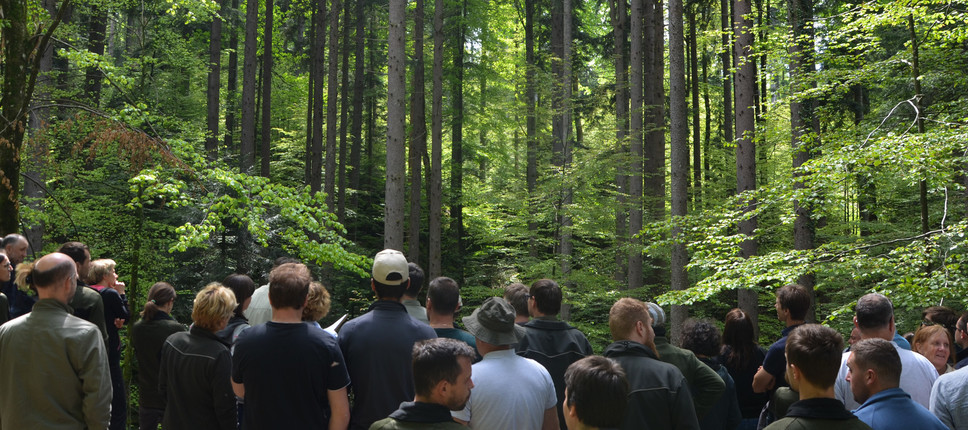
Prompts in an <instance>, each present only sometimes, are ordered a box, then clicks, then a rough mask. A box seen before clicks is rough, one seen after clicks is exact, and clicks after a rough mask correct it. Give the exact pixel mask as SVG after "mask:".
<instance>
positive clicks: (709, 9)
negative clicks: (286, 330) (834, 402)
mask: <svg viewBox="0 0 968 430" xmlns="http://www.w3.org/2000/svg"><path fill="white" fill-rule="evenodd" d="M0 12H2V13H0V34H2V39H0V49H2V52H0V62H2V63H0V68H2V70H0V73H2V76H0V80H2V99H0V118H2V120H0V235H3V234H8V233H21V234H24V235H26V236H27V237H28V239H29V242H30V253H29V254H28V260H32V259H36V258H38V257H39V256H40V255H43V254H44V253H47V252H51V251H52V250H54V249H55V248H56V247H57V245H58V244H60V243H62V242H66V241H69V240H77V241H82V242H84V243H86V244H87V245H89V246H90V248H91V251H92V252H91V253H92V254H93V256H94V258H112V259H115V260H116V261H117V262H118V273H119V274H120V275H121V279H122V280H123V281H125V282H126V283H127V284H128V295H129V300H130V302H131V306H132V308H133V311H137V310H140V309H141V306H142V305H143V303H144V295H145V292H146V291H147V288H148V287H149V286H150V285H151V284H152V283H153V282H156V281H161V280H164V281H167V282H170V283H171V284H173V285H174V286H175V287H176V288H177V289H179V290H180V292H179V294H180V295H184V297H186V298H188V297H191V296H192V295H193V294H194V292H196V291H198V290H199V289H200V288H202V287H203V286H204V285H205V284H207V283H208V282H210V281H213V280H220V279H222V278H223V277H225V276H226V275H228V274H231V273H233V272H238V273H245V274H248V275H250V276H251V277H252V278H253V279H255V280H256V283H257V284H262V283H264V282H265V279H266V272H267V270H268V269H269V268H270V266H271V264H272V261H273V260H274V259H275V258H277V257H280V256H294V257H297V258H299V259H301V260H302V261H305V262H306V263H308V264H310V265H311V267H312V268H313V270H314V273H315V274H316V277H317V278H318V279H321V280H322V282H323V283H324V284H325V285H326V287H327V288H328V289H329V290H330V291H331V294H332V296H333V309H332V311H331V313H330V315H329V316H328V317H327V318H326V319H325V320H324V321H323V322H324V325H327V324H328V323H329V322H332V321H333V320H335V319H336V318H338V317H339V316H341V315H342V314H344V313H348V314H349V315H350V317H353V316H356V315H359V314H360V313H362V312H363V311H365V309H366V307H367V305H368V304H369V302H370V301H371V300H372V294H371V292H370V289H369V279H368V278H369V267H370V264H371V263H372V260H371V259H372V256H373V255H374V254H375V253H376V252H377V251H379V250H381V249H383V248H394V249H399V250H401V251H403V252H404V253H405V254H406V255H407V257H408V258H409V259H410V260H411V261H414V262H417V263H418V264H419V265H421V266H422V267H423V268H424V269H425V271H426V272H427V275H428V278H429V279H432V278H434V277H437V276H448V277H451V278H453V279H455V280H457V282H458V283H459V284H460V285H461V287H462V291H463V292H462V294H463V298H464V300H463V302H464V304H465V306H466V308H465V309H464V310H463V311H462V312H463V313H464V314H465V315H467V314H469V311H470V310H471V309H473V308H474V307H476V306H477V305H479V304H480V303H481V302H482V301H483V300H484V299H485V298H486V297H490V296H495V295H500V294H501V292H502V288H503V287H504V286H506V285H508V284H509V283H511V282H523V283H525V284H530V283H531V282H533V281H535V280H537V279H540V278H552V279H555V280H557V281H558V282H559V283H560V284H561V285H562V286H563V287H564V289H565V302H566V304H567V306H566V310H565V312H564V315H563V316H564V317H565V318H567V319H569V320H570V321H571V322H572V323H573V324H575V325H576V326H577V327H579V328H580V329H582V330H583V331H585V332H586V333H587V334H588V335H589V339H590V340H592V343H593V345H595V346H596V348H599V349H600V348H601V347H602V346H604V345H605V344H607V342H608V340H609V332H608V327H607V314H608V309H609V307H610V306H611V304H612V303H613V302H614V301H615V300H616V299H617V298H619V297H624V296H633V297H636V298H640V299H643V300H649V301H656V302H658V303H661V304H662V305H664V306H668V307H669V308H670V309H671V314H672V334H673V337H675V336H676V335H677V331H678V327H679V326H680V325H681V323H682V322H683V321H684V320H685V319H686V318H688V317H708V318H714V319H721V318H722V316H723V315H725V313H726V311H728V310H729V309H731V308H733V307H741V308H743V309H744V310H746V311H747V312H749V313H751V314H753V315H759V321H760V324H759V327H760V334H759V335H760V339H761V341H762V342H763V343H766V344H769V342H771V341H772V340H773V339H775V338H776V337H777V336H778V333H779V331H780V329H781V325H780V323H779V322H778V321H777V320H776V318H775V317H774V316H773V313H772V307H773V300H774V298H773V294H772V291H773V290H774V289H776V288H778V287H780V286H782V285H785V284H787V283H792V282H796V283H800V284H801V285H804V286H806V287H808V288H809V289H811V290H812V291H813V293H814V298H815V301H814V303H815V304H814V308H813V309H812V310H811V313H810V314H809V319H810V320H813V321H819V322H823V323H826V324H828V325H830V326H832V327H834V328H836V329H838V330H839V331H841V332H842V333H844V334H846V333H847V332H848V331H849V329H848V327H849V325H850V324H851V321H850V317H851V315H852V304H853V302H854V301H856V299H857V298H858V297H860V296H861V295H862V294H864V293H866V292H869V291H879V292H882V293H884V294H886V295H888V296H889V297H891V298H892V299H893V300H894V303H895V305H896V307H897V322H898V328H899V330H900V331H902V332H904V331H910V330H913V328H914V327H915V326H916V325H917V324H918V323H919V322H920V310H921V309H922V308H924V307H925V306H929V305H934V304H939V303H941V304H944V305H946V306H949V307H951V308H953V309H955V310H957V311H959V312H960V311H962V310H964V309H965V305H966V303H968V301H966V300H963V299H962V297H963V296H965V295H968V249H966V248H968V239H966V233H968V231H966V230H968V187H966V185H968V153H966V150H968V73H966V72H968V1H966V0H903V1H888V0H826V1H814V0H791V1H788V2H776V1H773V2H771V0H754V1H752V2H750V1H747V0H734V1H731V0H720V1H719V2H714V1H709V0H685V1H684V0H629V1H626V0H620V1H617V0H610V1H608V2H604V1H597V0H436V1H434V3H433V4H425V3H424V0H413V1H409V2H406V1H403V0H389V1H383V0H375V1H368V0H330V1H326V0H245V1H240V0H221V1H215V0H167V1H164V2H162V1H133V0H0ZM190 302H191V300H190V299H186V300H181V301H179V308H178V309H176V311H175V315H176V318H177V319H179V320H180V321H182V322H187V321H189V320H190V317H189V310H188V308H187V306H188V305H189V304H190ZM133 313H136V312H133ZM128 323H129V324H131V323H133V321H129V322H128ZM129 352H130V351H129ZM128 355H129V356H130V354H128ZM129 369H130V368H129ZM129 375H130V374H129ZM127 379H128V380H131V378H127ZM132 397H134V396H132Z"/></svg>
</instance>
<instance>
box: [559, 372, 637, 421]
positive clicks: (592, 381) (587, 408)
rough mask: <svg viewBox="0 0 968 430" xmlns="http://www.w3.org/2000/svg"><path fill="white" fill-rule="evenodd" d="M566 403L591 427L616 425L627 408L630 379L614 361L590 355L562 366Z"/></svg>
mask: <svg viewBox="0 0 968 430" xmlns="http://www.w3.org/2000/svg"><path fill="white" fill-rule="evenodd" d="M565 390H567V396H568V401H567V406H569V407H570V406H574V407H575V414H576V415H578V419H579V420H580V421H581V422H582V423H584V424H586V425H588V426H592V427H618V426H620V425H622V421H623V420H625V410H626V409H627V408H628V395H629V381H628V379H626V378H625V371H623V370H622V366H620V365H619V364H618V363H616V362H615V361H612V360H611V359H608V358H605V357H602V356H599V355H590V356H588V357H585V358H583V359H581V360H578V361H576V362H574V363H572V364H571V365H570V366H568V370H565Z"/></svg>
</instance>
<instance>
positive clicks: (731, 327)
mask: <svg viewBox="0 0 968 430" xmlns="http://www.w3.org/2000/svg"><path fill="white" fill-rule="evenodd" d="M754 333H755V328H754V325H753V319H752V318H750V316H749V315H748V314H747V313H746V312H744V311H743V310H742V309H740V308H734V309H732V310H730V311H729V312H727V313H726V323H725V325H724V326H723V346H722V352H723V354H725V355H726V363H725V364H726V365H727V366H729V367H730V368H733V369H742V368H746V366H748V365H749V364H750V362H751V361H753V360H754V359H755V356H756V348H757V345H756V337H755V335H754Z"/></svg>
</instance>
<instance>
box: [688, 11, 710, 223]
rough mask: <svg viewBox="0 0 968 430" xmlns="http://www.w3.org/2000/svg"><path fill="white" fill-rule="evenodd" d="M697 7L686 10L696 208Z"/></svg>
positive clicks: (699, 166)
mask: <svg viewBox="0 0 968 430" xmlns="http://www.w3.org/2000/svg"><path fill="white" fill-rule="evenodd" d="M697 9H699V6H698V5H691V6H689V8H688V10H687V11H686V12H687V17H688V19H689V72H690V78H689V83H690V84H691V85H692V89H691V90H690V91H689V93H690V94H691V95H692V103H690V107H691V108H692V187H693V188H692V190H693V191H692V195H693V201H694V202H695V208H697V209H698V208H701V207H702V206H701V202H702V151H701V150H700V147H701V146H702V140H701V139H700V135H699V133H700V124H699V55H698V45H699V40H698V39H697V38H696V14H697V13H698V11H697ZM707 156H708V155H707Z"/></svg>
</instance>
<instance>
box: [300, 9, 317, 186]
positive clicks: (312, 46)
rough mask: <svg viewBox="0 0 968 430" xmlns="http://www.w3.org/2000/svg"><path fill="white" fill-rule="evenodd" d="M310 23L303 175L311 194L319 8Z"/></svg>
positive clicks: (313, 168) (315, 117) (313, 169)
mask: <svg viewBox="0 0 968 430" xmlns="http://www.w3.org/2000/svg"><path fill="white" fill-rule="evenodd" d="M311 20H312V23H311V25H310V26H309V40H310V43H309V74H308V76H307V79H306V85H307V88H306V159H305V160H304V163H303V167H304V174H305V178H306V179H305V181H306V185H309V190H310V191H311V192H314V193H315V192H316V191H319V188H318V185H317V187H316V188H314V187H313V179H314V178H313V172H314V171H316V170H319V169H317V168H315V167H314V166H313V164H314V163H313V155H314V154H313V135H314V133H315V129H314V128H313V125H314V124H315V121H316V120H317V119H318V118H319V116H316V115H313V113H314V112H315V109H316V103H315V102H314V100H316V71H317V70H319V68H318V67H317V66H316V61H317V60H318V59H319V55H317V54H316V53H317V52H319V48H317V45H318V41H317V40H316V35H317V34H319V33H318V32H317V28H316V26H317V25H318V24H319V22H318V21H319V7H318V5H317V7H315V8H313V13H312V17H311Z"/></svg>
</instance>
